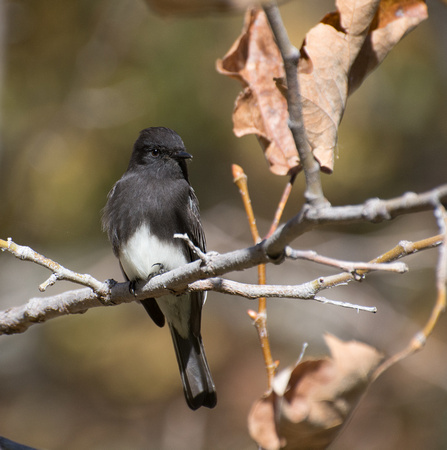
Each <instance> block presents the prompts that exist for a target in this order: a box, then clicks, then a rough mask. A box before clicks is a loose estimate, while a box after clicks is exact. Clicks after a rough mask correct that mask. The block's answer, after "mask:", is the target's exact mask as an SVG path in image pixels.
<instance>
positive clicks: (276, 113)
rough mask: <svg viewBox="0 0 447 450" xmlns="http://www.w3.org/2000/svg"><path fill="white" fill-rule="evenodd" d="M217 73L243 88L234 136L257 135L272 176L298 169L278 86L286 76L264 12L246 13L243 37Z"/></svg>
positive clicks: (220, 65) (220, 64)
mask: <svg viewBox="0 0 447 450" xmlns="http://www.w3.org/2000/svg"><path fill="white" fill-rule="evenodd" d="M217 70H218V71H219V72H220V73H222V74H224V75H227V76H230V77H232V78H235V79H237V80H239V81H240V82H241V83H242V85H243V86H244V90H243V92H241V93H240V94H239V96H238V98H237V99H236V105H235V108H234V112H233V124H234V128H233V131H234V134H235V135H236V136H238V137H241V136H244V135H246V134H256V135H257V136H258V137H259V140H260V142H261V144H262V145H263V147H264V150H265V156H266V158H267V161H268V162H269V164H270V170H271V171H272V172H273V173H275V174H277V175H286V174H288V173H289V172H290V171H291V169H296V168H297V166H298V165H299V158H298V152H297V150H296V147H295V143H294V141H293V137H292V133H291V132H290V130H289V127H288V125H287V119H288V117H289V114H288V111H287V101H286V99H285V98H284V97H283V96H282V95H281V93H280V92H279V90H278V89H277V87H276V83H275V78H281V77H283V76H284V68H283V64H282V58H281V54H280V52H279V50H278V47H277V46H276V44H275V41H274V39H273V35H272V33H271V31H270V28H269V26H268V23H267V18H266V16H265V14H264V13H263V12H261V11H260V10H255V9H251V10H248V11H247V14H246V16H245V26H244V30H243V31H242V34H241V36H240V37H239V38H238V39H237V41H236V42H235V43H234V44H233V46H232V47H231V49H230V50H229V51H228V53H227V54H226V55H225V56H224V58H223V59H221V60H218V61H217Z"/></svg>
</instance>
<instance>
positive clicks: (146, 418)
mask: <svg viewBox="0 0 447 450" xmlns="http://www.w3.org/2000/svg"><path fill="white" fill-rule="evenodd" d="M427 3H428V7H429V14H430V18H429V20H428V21H426V22H424V23H423V24H422V25H421V26H419V27H418V28H417V29H416V30H415V31H413V32H412V33H411V34H410V35H409V36H408V37H406V38H405V39H404V40H403V41H402V42H401V43H400V44H399V45H398V46H397V48H396V49H395V50H393V51H392V52H391V54H390V55H389V56H388V58H387V59H386V60H385V62H384V63H383V65H382V66H380V67H379V69H378V70H377V71H376V72H374V73H373V74H372V75H371V76H370V78H368V80H367V81H366V83H365V84H364V85H363V86H362V87H361V88H360V89H359V90H358V91H357V92H356V93H355V94H354V96H353V97H352V98H351V99H350V101H349V102H348V108H347V110H346V113H345V117H344V119H343V123H342V125H341V128H340V137H339V145H338V158H337V160H336V164H335V171H334V174H332V175H324V176H323V182H324V189H325V193H326V195H327V197H328V199H329V200H330V201H331V202H332V203H333V204H348V203H357V202H362V201H364V200H366V199H367V198H370V197H381V198H388V197H391V196H396V195H400V194H402V193H403V192H405V191H408V190H412V191H423V190H427V189H430V188H432V187H435V186H436V185H438V184H441V183H445V182H446V181H447V176H446V175H447V152H446V148H447V125H446V120H447V89H446V86H447V57H446V55H447V27H446V26H445V24H446V23H447V22H446V21H447V7H446V6H445V4H443V3H441V2H440V1H438V0H436V1H435V0H430V1H428V2H427ZM333 9H334V4H333V1H328V0H314V1H299V2H298V1H292V2H289V3H287V4H285V5H283V6H282V8H281V10H282V12H283V17H284V19H285V23H286V26H287V28H288V31H289V34H290V37H291V39H292V41H293V42H294V43H295V44H296V45H297V46H300V45H301V42H302V39H303V38H304V36H305V33H306V31H307V30H308V29H309V28H311V27H312V26H313V25H315V24H316V23H317V22H318V21H319V20H320V19H321V17H322V16H323V15H324V14H325V13H327V12H329V11H331V10H333ZM242 21H243V14H241V13H231V14H228V13H227V14H219V15H218V14H211V15H206V16H205V15H203V16H199V17H195V16H187V17H169V18H164V17H160V16H159V15H157V14H156V13H155V12H154V11H152V10H151V9H150V8H149V7H148V5H147V4H146V3H144V2H143V1H142V0H137V1H135V0H109V1H103V0H96V1H91V0H79V1H76V2H60V1H57V0H41V1H39V2H31V1H27V0H0V58H1V61H0V62H1V66H0V90H1V112H0V130H1V131H0V192H1V203H0V205H1V207H0V238H2V239H6V238H7V237H12V238H13V239H14V240H15V241H16V242H17V243H19V244H23V245H29V246H31V247H32V248H33V249H35V250H36V251H38V252H40V253H43V254H44V255H46V256H48V257H50V258H52V259H54V260H56V261H58V262H60V263H61V264H63V265H64V266H66V267H69V268H71V269H72V270H75V271H79V272H87V273H90V274H91V275H93V276H94V277H96V278H98V279H100V280H104V279H107V278H115V279H116V280H119V281H121V280H122V276H121V274H120V271H119V269H118V264H117V261H116V260H115V258H114V257H113V255H112V251H111V249H110V246H109V243H108V241H107V238H106V236H105V235H104V234H103V233H102V231H101V227H100V216H101V209H102V207H103V206H104V204H105V201H106V196H107V193H108V191H109V189H110V187H111V186H112V185H113V183H114V182H115V181H116V180H117V179H118V178H119V177H120V176H121V175H122V173H123V172H124V170H125V169H126V167H127V163H128V159H129V155H130V152H131V148H132V145H133V142H134V140H135V139H136V137H137V136H138V132H139V131H140V130H141V129H143V128H146V127H148V126H159V125H163V126H168V127H170V128H173V129H174V130H176V131H177V132H178V133H179V134H180V135H181V136H182V138H183V140H184V142H185V144H186V147H187V148H188V151H190V152H191V153H192V154H193V155H194V160H193V162H192V164H191V165H190V179H191V182H192V184H193V186H194V188H195V190H196V193H197V195H198V197H199V200H200V204H201V209H202V216H203V222H204V227H205V231H206V234H207V240H208V248H209V249H210V250H216V251H219V252H227V251H230V250H234V249H236V248H242V247H246V246H248V245H250V244H251V237H250V234H249V232H248V227H247V220H246V217H245V213H244V211H243V209H242V206H241V201H240V198H239V194H238V192H237V189H236V188H235V187H234V185H233V183H232V178H231V164H232V163H237V164H240V165H241V166H242V167H243V168H244V169H245V171H246V173H247V175H248V177H249V186H250V190H251V195H252V202H253V204H254V209H255V212H256V214H257V217H258V225H259V228H260V230H261V233H266V232H267V231H268V228H269V221H270V220H271V218H272V216H273V213H274V210H275V208H276V204H277V202H278V200H279V197H280V195H281V192H282V189H283V187H284V185H285V183H286V182H287V180H286V179H285V178H281V177H276V176H274V175H272V174H270V173H269V171H268V168H267V164H266V163H265V161H264V158H263V156H262V152H261V150H260V147H259V146H258V144H257V142H256V139H255V138H253V137H246V138H243V139H237V138H235V137H234V136H233V134H232V121H231V113H232V108H233V104H234V100H235V98H236V95H237V94H238V92H239V90H240V87H239V85H238V84H237V83H236V82H235V81H233V80H230V79H227V78H225V77H223V76H221V75H218V74H217V72H216V71H215V68H214V66H215V61H216V59H217V58H220V57H222V56H223V55H224V54H225V53H226V51H227V50H228V49H229V47H230V46H231V45H232V43H233V42H234V40H235V39H236V37H237V36H238V35H239V33H240V30H241V27H242ZM302 178H303V177H302V176H299V177H298V180H297V182H296V185H295V187H294V192H293V195H292V198H291V199H290V201H289V204H288V207H287V210H286V213H285V216H284V219H287V218H289V217H291V216H292V215H293V214H294V213H296V212H297V211H298V210H299V208H300V206H301V204H302V197H301V195H302V189H303V181H302ZM437 232H438V231H437V228H436V225H435V221H434V219H433V217H432V214H430V213H421V214H416V215H413V216H411V217H402V218H400V219H398V220H396V221H394V222H393V223H388V224H381V225H362V226H355V227H354V226H350V227H344V228H337V227H330V228H325V229H320V230H316V231H313V232H312V233H309V234H307V235H305V236H303V237H302V238H301V239H299V240H297V241H296V242H295V243H294V244H293V245H294V246H295V247H296V248H302V249H313V250H316V251H318V252H320V253H322V254H324V255H328V256H332V257H337V258H344V259H350V260H363V261H365V260H370V259H372V258H373V257H375V256H377V255H378V254H380V253H383V252H385V251H387V250H388V249H390V248H392V247H393V246H394V245H396V244H397V243H398V241H399V240H401V239H407V240H417V239H422V238H424V237H428V236H431V235H434V234H437ZM436 261H437V252H436V250H430V251H426V252H423V253H421V254H419V255H414V256H412V257H410V258H406V260H405V262H407V263H408V264H409V266H410V273H408V274H406V275H399V276H398V275H392V274H377V273H376V274H373V275H370V276H369V277H368V278H367V279H366V281H364V282H363V283H361V284H356V285H351V286H347V287H344V288H338V289H336V290H331V291H329V292H325V293H324V295H326V296H327V297H329V298H333V299H338V300H344V301H350V302H354V303H359V304H364V305H369V306H372V305H374V306H377V308H378V310H379V312H378V313H377V314H375V315H372V314H367V313H360V314H358V313H356V312H355V311H352V310H346V309H339V308H336V307H333V306H327V305H322V304H315V303H310V302H305V301H298V300H297V301H291V300H287V301H285V300H278V299H272V300H270V301H269V332H270V336H271V342H272V347H273V357H274V358H275V359H279V360H280V361H281V367H286V366H287V365H289V364H292V363H293V362H294V361H295V360H296V359H297V357H298V356H299V354H300V352H301V347H302V345H303V342H308V343H309V348H308V351H307V355H308V356H320V355H324V354H326V353H327V349H326V348H325V346H324V343H323V333H324V332H326V331H327V332H330V333H333V334H335V335H337V336H338V337H340V338H342V339H346V340H350V339H358V340H361V341H364V342H368V343H370V344H371V345H374V346H376V347H377V348H379V349H380V350H382V351H383V352H385V353H388V354H391V353H393V352H395V351H397V350H400V349H401V348H402V347H403V346H405V345H406V343H407V342H408V340H409V339H410V338H411V337H412V336H413V334H414V333H416V332H417V331H418V330H419V329H420V327H421V325H422V324H424V323H425V320H426V319H427V317H428V315H429V313H430V310H431V307H432V305H433V302H434V298H435V288H434V280H435V266H436ZM332 273H336V271H334V270H332V269H327V268H323V267H319V266H316V265H314V264H312V263H300V262H294V263H287V264H285V265H282V266H280V267H268V281H269V282H271V283H287V284H292V283H300V282H305V281H309V280H311V279H313V278H315V277H318V276H321V275H327V274H332ZM48 275H49V274H48V272H47V271H45V270H43V269H42V268H40V267H38V266H37V265H34V264H30V263H25V262H21V261H18V260H16V259H15V258H14V257H12V256H11V255H9V254H6V253H3V254H1V255H0V308H1V309H5V308H8V307H12V306H18V305H21V304H23V303H24V302H26V301H27V300H28V299H29V298H31V297H36V296H44V295H53V294H56V293H58V292H62V291H65V290H68V289H76V288H77V287H76V286H74V285H70V284H68V283H62V282H61V283H58V284H57V285H56V286H54V287H51V288H50V289H49V290H48V291H47V293H46V294H40V293H39V292H38V290H37V286H38V285H39V284H40V283H41V282H43V281H44V280H45V279H46V278H47V277H48ZM230 277H231V278H233V279H237V280H245V281H247V282H255V281H256V270H250V271H247V272H244V273H242V274H231V275H230ZM249 308H256V304H255V303H254V302H250V301H247V300H244V299H240V298H230V297H227V296H223V295H219V294H214V293H211V294H210V295H209V296H208V301H207V304H206V307H205V310H204V315H203V338H204V342H205V347H206V350H207V355H208V359H209V362H210V366H211V370H212V373H213V376H214V379H215V382H216V385H217V390H218V406H217V408H216V409H214V410H199V411H196V412H191V411H190V410H189V409H188V408H187V406H186V404H185V402H184V399H183V393H182V389H181V384H180V377H179V374H178V370H177V365H176V361H175V356H174V352H173V349H172V344H171V340H170V336H169V333H168V331H167V330H166V329H162V330H160V329H158V328H157V327H156V326H155V325H154V324H153V323H152V322H151V320H150V319H149V317H147V315H146V314H145V313H144V311H143V309H142V308H141V306H140V305H138V304H130V305H122V306H118V307H113V308H97V309H96V310H90V311H88V313H87V314H85V315H81V316H71V317H64V318H59V319H56V320H53V321H50V322H48V323H45V324H42V325H36V326H34V327H32V328H31V329H29V330H28V331H27V332H26V333H25V334H23V335H15V336H1V337H0V436H5V437H8V438H9V439H13V440H16V441H19V442H21V443H23V444H27V445H30V446H33V447H36V448H39V449H44V448H45V449H67V450H71V449H81V448H82V449H92V450H96V449H124V448H126V449H135V450H139V449H180V448H181V449H229V448H231V449H253V448H255V445H254V443H253V442H252V441H251V440H250V438H249V436H248V433H247V430H246V417H247V414H248V411H249V409H250V406H251V404H252V402H253V401H254V400H255V399H256V398H257V397H259V396H260V395H261V394H262V392H263V391H264V390H265V388H266V376H265V372H264V369H263V361H262V358H261V352H260V348H259V345H258V341H257V335H256V332H255V330H254V328H253V327H252V325H251V321H250V319H249V318H248V316H247V315H246V310H247V309H249ZM445 325H446V319H445V317H443V318H442V319H441V321H440V323H439V324H438V327H437V328H436V330H435V333H434V335H433V336H432V337H431V338H430V339H429V341H428V344H427V346H426V348H425V349H424V351H423V352H421V353H419V354H418V355H415V356H413V357H412V358H410V359H408V360H406V361H404V362H402V363H401V364H399V365H397V366H396V367H393V368H392V369H391V370H390V371H388V372H387V373H385V374H384V375H383V376H382V377H381V378H380V379H379V380H378V381H377V382H376V383H375V384H374V386H372V388H371V389H370V390H369V392H368V394H367V396H366V397H365V398H364V399H363V401H362V403H361V404H360V406H359V408H358V410H357V412H356V415H355V416H354V418H353V419H352V420H351V423H350V424H349V427H347V428H346V430H345V431H344V432H343V434H342V435H341V436H340V438H339V439H338V441H337V442H336V443H335V444H334V445H333V448H334V449H358V448H362V449H402V448H405V449H443V448H447V392H446V390H447V362H446V360H445V354H446V352H447V331H446V326H445Z"/></svg>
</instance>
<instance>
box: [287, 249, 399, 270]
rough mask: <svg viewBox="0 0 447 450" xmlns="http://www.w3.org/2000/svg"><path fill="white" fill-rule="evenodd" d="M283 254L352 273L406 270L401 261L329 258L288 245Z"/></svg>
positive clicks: (294, 258)
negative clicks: (386, 261)
mask: <svg viewBox="0 0 447 450" xmlns="http://www.w3.org/2000/svg"><path fill="white" fill-rule="evenodd" d="M285 255H286V257H287V258H290V259H293V260H296V259H304V260H306V261H313V262H316V263H318V264H323V265H326V266H332V267H337V268H338V269H341V270H344V271H346V272H349V273H352V274H354V273H355V272H358V271H365V270H366V271H368V272H371V271H375V270H380V271H383V272H394V273H405V272H407V271H408V266H407V265H406V264H405V263H403V262H396V263H365V262H354V261H342V260H340V259H334V258H329V257H327V256H322V255H319V254H318V253H317V252H315V251H313V250H295V249H293V248H291V247H289V246H287V247H286V248H285Z"/></svg>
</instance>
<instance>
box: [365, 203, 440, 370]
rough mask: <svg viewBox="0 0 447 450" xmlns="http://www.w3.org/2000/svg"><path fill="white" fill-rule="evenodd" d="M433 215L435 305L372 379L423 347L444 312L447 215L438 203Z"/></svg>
mask: <svg viewBox="0 0 447 450" xmlns="http://www.w3.org/2000/svg"><path fill="white" fill-rule="evenodd" d="M434 213H435V217H436V222H437V224H438V228H439V231H440V232H441V233H442V234H440V235H439V236H436V237H437V238H438V240H437V243H439V250H438V264H437V267H436V289H437V295H436V301H435V304H434V306H433V309H432V312H431V314H430V317H429V318H428V320H427V323H426V324H425V326H424V327H423V329H422V330H421V331H419V332H418V333H416V335H415V336H414V337H413V338H412V339H411V340H410V342H409V344H408V345H407V346H406V347H405V348H404V349H403V350H401V351H400V352H397V353H396V354H394V355H392V356H390V357H389V358H388V359H386V360H385V361H384V362H383V363H382V364H381V365H380V366H379V367H378V368H377V369H376V370H375V372H374V375H373V378H374V379H376V378H377V377H379V376H380V375H381V374H382V373H383V372H385V371H386V370H388V369H389V368H390V367H391V366H393V365H394V364H396V363H397V362H399V361H402V360H403V359H405V358H407V357H408V356H410V355H412V354H414V353H416V352H418V351H419V350H421V349H422V348H423V347H424V346H425V343H426V342H427V339H428V337H429V336H430V335H431V334H432V333H433V330H434V328H435V326H436V324H437V323H438V321H439V317H440V316H441V314H442V313H443V312H444V311H445V308H446V281H447V248H446V247H447V245H446V237H447V214H446V210H445V208H444V206H442V204H440V203H439V204H438V205H437V206H436V208H435V211H434ZM439 238H440V239H439Z"/></svg>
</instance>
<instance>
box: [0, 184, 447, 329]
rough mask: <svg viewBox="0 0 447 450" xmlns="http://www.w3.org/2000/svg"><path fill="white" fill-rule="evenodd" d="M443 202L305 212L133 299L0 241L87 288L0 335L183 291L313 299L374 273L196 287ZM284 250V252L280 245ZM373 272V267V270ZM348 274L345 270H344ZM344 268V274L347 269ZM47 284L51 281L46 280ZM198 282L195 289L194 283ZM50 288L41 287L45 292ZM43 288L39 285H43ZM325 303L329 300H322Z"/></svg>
mask: <svg viewBox="0 0 447 450" xmlns="http://www.w3.org/2000/svg"><path fill="white" fill-rule="evenodd" d="M446 198H447V185H444V186H440V187H438V188H436V189H433V190H431V191H428V192H426V193H423V194H420V195H416V194H405V195H403V196H401V197H396V198H394V199H391V200H379V199H374V200H369V201H367V202H365V203H363V204H361V205H354V206H342V207H327V208H318V209H317V208H309V207H305V208H304V210H303V211H302V212H301V213H300V214H298V215H297V216H296V217H294V218H293V219H291V220H290V221H289V222H287V223H286V224H285V225H284V226H283V227H282V228H280V229H279V230H278V231H277V232H275V233H274V234H273V236H272V237H271V238H269V239H267V240H264V241H262V242H260V243H259V244H257V245H254V246H252V247H248V248H245V249H240V250H235V251H232V252H229V253H225V254H217V253H213V252H211V253H208V254H206V255H205V256H206V258H204V259H203V260H200V259H199V260H197V261H194V262H192V263H190V264H187V265H186V266H183V267H179V268H177V269H175V270H172V271H170V272H167V273H164V274H161V275H158V276H156V277H154V278H152V279H151V280H149V281H148V282H146V283H143V282H141V283H140V284H139V286H137V295H136V296H133V295H132V294H131V293H130V292H129V285H128V283H115V282H100V281H98V280H96V279H95V278H93V277H92V276H90V275H88V274H77V273H75V272H73V271H71V270H69V269H66V268H64V267H63V266H61V265H60V264H58V263H56V262H54V261H52V260H50V259H48V258H45V257H44V256H42V255H40V254H39V253H37V252H35V251H34V250H32V249H30V248H29V247H23V246H18V245H17V244H15V243H14V242H12V240H11V239H8V240H7V241H4V240H1V239H0V248H1V249H2V250H3V251H8V252H10V253H12V254H13V255H14V256H16V257H17V258H20V259H24V260H28V261H32V262H35V263H37V264H39V265H42V266H44V267H46V268H48V269H50V270H51V271H52V272H53V273H54V274H55V280H58V279H64V280H70V281H73V282H75V283H78V284H81V285H84V286H88V287H89V289H80V290H77V291H68V292H65V293H63V294H60V295H56V296H52V297H46V298H33V299H31V300H30V301H29V302H28V303H27V304H25V305H23V306H18V307H15V308H11V309H9V310H6V311H2V312H0V334H13V333H20V332H23V331H25V330H26V329H27V328H28V327H29V326H30V325H32V324H34V323H39V322H44V321H46V320H49V319H51V318H54V317H59V316H63V315H67V314H78V313H83V312H85V311H87V310H88V309H90V308H93V307H98V306H101V305H115V304H120V303H124V302H132V301H135V300H142V299H144V298H148V297H158V296H160V295H164V294H166V293H167V292H172V291H175V292H177V293H182V292H185V291H187V290H198V289H200V290H216V291H218V292H224V293H227V294H232V295H244V296H245V297H248V298H258V297H260V296H264V297H282V298H290V297H292V298H302V299H315V300H318V301H320V298H316V296H317V294H318V292H320V291H321V290H323V289H326V288H328V287H333V286H338V285H341V284H346V283H348V282H350V281H355V280H356V279H358V277H359V275H360V276H362V275H363V274H365V273H367V272H368V271H369V270H370V269H371V268H372V267H368V266H364V267H363V268H362V269H360V268H357V269H356V271H355V274H354V273H350V272H348V273H347V272H345V273H342V274H339V275H332V276H329V277H320V278H318V279H316V280H314V281H310V282H308V283H304V284H303V285H298V286H289V287H288V286H249V285H242V284H241V285H237V284H234V283H235V282H229V281H228V280H220V281H217V280H214V281H209V282H208V285H207V284H206V283H203V284H202V285H201V284H200V283H198V280H206V279H209V278H216V277H220V276H222V275H224V274H225V273H229V272H232V271H235V270H244V269H248V268H251V267H255V266H257V265H259V264H265V263H269V262H275V263H279V262H282V261H283V260H284V258H279V259H275V260H272V259H271V258H270V257H269V256H268V253H269V252H270V251H271V249H272V248H273V249H277V248H279V249H280V251H279V252H278V253H277V254H280V255H283V256H285V251H284V248H285V247H286V246H287V245H288V244H289V243H290V242H291V240H292V239H294V238H295V237H297V236H299V235H301V234H303V233H304V232H305V231H307V230H309V229H311V228H313V227H314V226H317V225H324V224H328V223H353V222H379V221H381V220H391V219H392V218H394V217H396V216H398V215H402V214H405V213H410V212H415V211H424V210H429V209H432V210H439V208H440V206H439V205H440V203H441V201H442V200H445V199H446ZM442 241H443V236H441V235H439V236H435V237H433V238H429V239H425V240H423V241H419V242H416V243H410V242H407V241H402V242H401V243H399V245H398V246H397V247H396V248H395V249H393V250H391V251H390V252H387V253H385V254H384V255H382V256H380V257H378V258H376V259H374V260H373V261H371V262H370V263H374V264H375V263H385V262H390V261H394V260H396V259H398V258H401V257H402V256H405V255H407V254H410V253H414V252H416V251H419V250H422V249H426V248H431V247H434V246H439V245H440V243H441V242H442ZM280 243H281V244H283V246H281V245H279V244H280ZM374 267H376V266H374ZM346 268H348V267H346ZM346 268H345V269H346ZM50 278H51V277H50ZM195 282H197V283H195ZM48 285H50V283H48V281H47V282H45V283H44V287H45V288H46V287H47V286H48ZM41 286H42V285H41ZM321 301H325V302H329V301H327V300H321Z"/></svg>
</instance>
